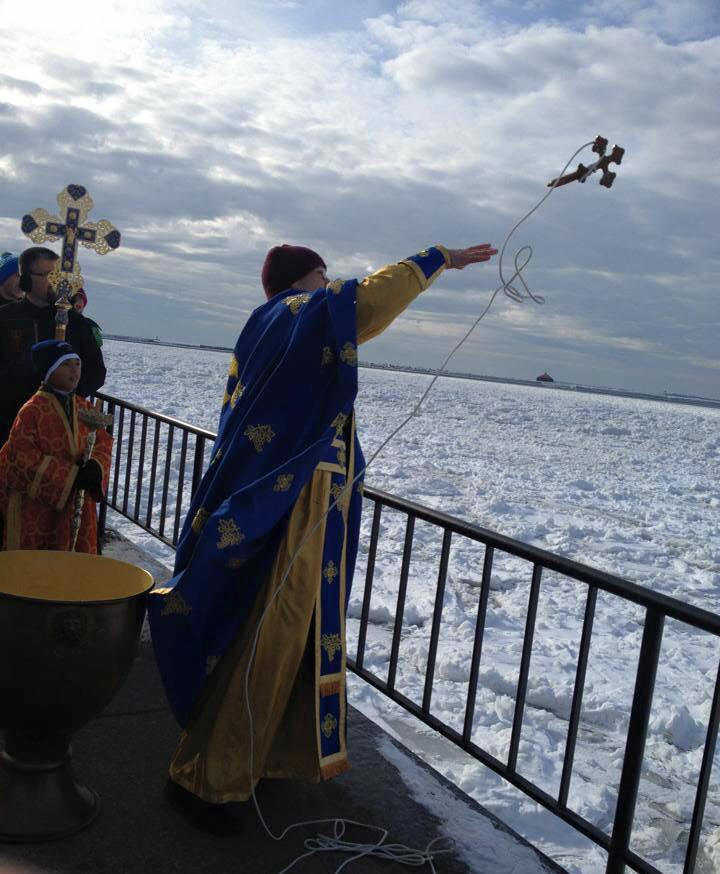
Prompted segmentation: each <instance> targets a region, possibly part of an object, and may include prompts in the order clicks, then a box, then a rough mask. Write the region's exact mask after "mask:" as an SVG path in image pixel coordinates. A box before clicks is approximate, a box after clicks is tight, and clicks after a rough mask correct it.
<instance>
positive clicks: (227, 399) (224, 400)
mask: <svg viewBox="0 0 720 874" xmlns="http://www.w3.org/2000/svg"><path fill="white" fill-rule="evenodd" d="M229 400H230V395H229V394H228V390H227V389H225V393H224V394H223V399H222V405H223V407H224V406H225V404H226V403H227V402H228V401H229Z"/></svg>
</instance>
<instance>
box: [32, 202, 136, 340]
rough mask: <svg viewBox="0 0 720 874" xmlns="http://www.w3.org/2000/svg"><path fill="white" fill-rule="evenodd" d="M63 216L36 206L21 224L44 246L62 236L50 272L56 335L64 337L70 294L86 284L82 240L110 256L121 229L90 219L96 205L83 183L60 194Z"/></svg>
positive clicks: (105, 222) (60, 337)
mask: <svg viewBox="0 0 720 874" xmlns="http://www.w3.org/2000/svg"><path fill="white" fill-rule="evenodd" d="M57 204H58V206H59V207H60V215H61V216H62V218H61V217H60V216H57V215H50V213H49V212H47V210H44V209H35V210H33V211H32V212H31V213H28V214H27V215H24V216H23V217H22V221H21V223H20V227H21V229H22V232H23V233H24V234H25V235H26V236H28V237H30V239H31V240H32V241H33V243H35V244H37V245H40V243H44V242H45V240H59V239H60V238H62V251H61V253H60V258H59V259H58V262H57V265H56V267H55V270H53V272H52V273H51V274H50V277H49V278H50V282H51V285H52V286H53V287H54V289H55V292H56V294H57V295H58V299H57V301H56V304H55V305H56V307H57V308H58V309H57V315H56V321H57V324H56V328H55V336H56V338H57V339H64V337H65V326H66V325H67V321H68V319H67V311H68V310H69V309H70V297H71V296H72V295H73V294H75V292H77V291H79V290H80V289H81V288H82V287H83V278H82V274H81V273H80V264H79V263H78V258H77V247H78V243H82V244H83V246H85V247H87V248H88V249H94V250H95V251H96V252H97V254H98V255H107V253H108V252H110V251H112V250H113V249H117V247H118V246H119V245H120V231H118V229H117V228H115V227H114V226H113V225H111V224H110V222H109V221H108V220H107V219H101V221H99V222H86V219H87V216H88V213H89V212H90V210H91V209H92V208H93V205H94V204H93V199H92V197H90V195H89V194H88V193H87V189H86V188H84V187H83V186H82V185H68V186H67V187H66V188H64V189H63V190H62V191H61V192H60V194H58V196H57Z"/></svg>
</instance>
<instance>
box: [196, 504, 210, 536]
mask: <svg viewBox="0 0 720 874" xmlns="http://www.w3.org/2000/svg"><path fill="white" fill-rule="evenodd" d="M209 518H210V514H209V513H208V511H207V510H206V509H205V507H200V509H199V510H198V511H197V513H196V514H195V518H194V519H193V520H192V530H193V531H194V532H195V533H196V534H200V532H201V531H202V530H203V528H204V527H205V523H206V522H207V520H208V519H209Z"/></svg>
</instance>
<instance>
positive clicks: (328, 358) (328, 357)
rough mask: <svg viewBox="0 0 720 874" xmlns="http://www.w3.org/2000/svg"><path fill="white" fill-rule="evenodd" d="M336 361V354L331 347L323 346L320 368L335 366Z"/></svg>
mask: <svg viewBox="0 0 720 874" xmlns="http://www.w3.org/2000/svg"><path fill="white" fill-rule="evenodd" d="M334 361H335V353H334V352H333V351H332V349H331V348H330V347H329V346H323V348H322V352H321V353H320V366H321V367H327V366H328V364H333V363H334Z"/></svg>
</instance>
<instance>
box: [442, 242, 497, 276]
mask: <svg viewBox="0 0 720 874" xmlns="http://www.w3.org/2000/svg"><path fill="white" fill-rule="evenodd" d="M447 251H448V255H449V256H450V263H449V264H448V268H454V269H455V270H462V269H463V267H467V266H468V264H479V263H480V262H481V261H489V260H490V259H491V258H492V256H493V255H497V253H498V250H497V249H493V247H492V244H491V243H481V244H480V245H479V246H470V247H468V248H467V249H448V250H447Z"/></svg>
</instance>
